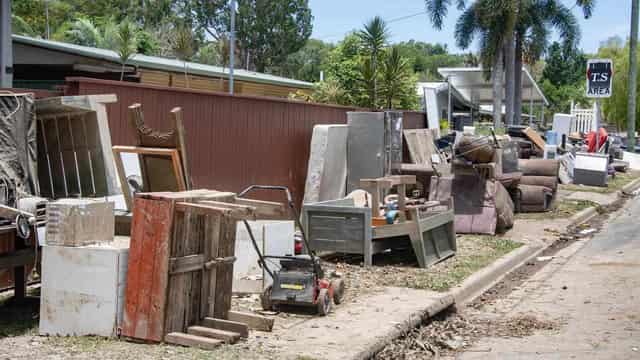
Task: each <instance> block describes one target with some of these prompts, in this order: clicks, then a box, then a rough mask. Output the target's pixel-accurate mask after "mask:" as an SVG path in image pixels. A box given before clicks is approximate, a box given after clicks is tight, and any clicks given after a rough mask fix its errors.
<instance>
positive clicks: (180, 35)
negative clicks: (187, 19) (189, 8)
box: [171, 25, 195, 88]
mask: <svg viewBox="0 0 640 360" xmlns="http://www.w3.org/2000/svg"><path fill="white" fill-rule="evenodd" d="M171 45H172V46H171V49H172V50H173V55H174V56H175V57H177V58H178V59H180V60H182V62H183V64H184V81H185V85H186V87H187V88H188V87H189V74H188V71H187V63H188V62H189V61H190V60H191V58H192V57H193V55H194V53H195V50H194V38H193V33H192V32H191V28H190V27H188V26H186V25H181V26H179V27H178V28H176V30H175V33H174V35H173V41H172V43H171Z"/></svg>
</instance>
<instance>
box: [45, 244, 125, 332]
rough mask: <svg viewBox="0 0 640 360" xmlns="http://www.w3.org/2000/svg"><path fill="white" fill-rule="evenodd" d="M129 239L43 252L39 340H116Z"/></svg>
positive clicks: (49, 246)
mask: <svg viewBox="0 0 640 360" xmlns="http://www.w3.org/2000/svg"><path fill="white" fill-rule="evenodd" d="M128 255H129V241H128V237H117V238H116V241H114V242H113V243H110V244H102V245H90V246H82V247H66V246H52V245H48V246H43V247H42V282H41V283H42V288H41V295H40V334H41V335H61V336H64V335H72V336H73V335H75V336H79V335H99V336H115V335H116V334H117V328H118V326H119V324H120V323H121V321H122V311H123V306H124V289H125V286H126V273H127V259H128Z"/></svg>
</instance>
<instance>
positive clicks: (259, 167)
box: [65, 78, 425, 201]
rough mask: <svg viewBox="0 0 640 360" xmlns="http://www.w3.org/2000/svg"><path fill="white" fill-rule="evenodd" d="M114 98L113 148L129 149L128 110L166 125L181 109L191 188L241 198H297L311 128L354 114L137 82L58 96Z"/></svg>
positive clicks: (91, 86) (85, 85) (79, 85)
mask: <svg viewBox="0 0 640 360" xmlns="http://www.w3.org/2000/svg"><path fill="white" fill-rule="evenodd" d="M108 93H113V94H116V95H117V96H118V102H117V103H115V104H110V105H108V109H107V111H108V114H109V125H110V128H111V138H112V142H113V144H114V145H133V136H132V134H131V131H130V128H129V123H128V118H127V107H128V106H129V105H131V104H133V103H141V104H142V108H143V111H144V117H145V122H147V123H148V124H150V125H151V126H153V127H155V128H158V129H166V128H168V126H169V111H170V110H171V109H172V108H173V107H176V106H180V107H182V109H183V114H184V122H185V130H186V133H187V146H188V153H189V157H190V160H189V161H190V167H191V174H192V177H193V182H194V186H195V187H196V188H209V189H217V190H227V191H240V190H242V189H243V188H244V187H246V186H248V185H251V184H274V185H286V186H288V187H289V188H290V189H291V191H292V192H293V195H294V197H295V199H296V200H298V201H300V200H301V199H302V195H303V193H304V184H305V177H306V173H307V160H308V158H309V143H310V141H311V133H312V130H313V126H314V125H317V124H344V123H346V119H347V116H346V113H347V111H353V110H355V108H350V107H343V106H329V105H324V104H311V103H302V102H296V101H289V100H286V99H276V98H265V97H252V96H230V95H227V94H223V93H215V92H207V91H199V90H188V89H177V88H168V87H159V86H150V85H141V84H137V83H130V82H129V83H127V82H118V81H105V80H96V79H89V78H68V79H67V87H66V90H65V95H90V94H108ZM424 124H425V115H424V113H420V112H406V113H405V119H404V126H405V128H408V129H410V128H422V127H424Z"/></svg>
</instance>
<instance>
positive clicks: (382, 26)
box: [358, 16, 389, 108]
mask: <svg viewBox="0 0 640 360" xmlns="http://www.w3.org/2000/svg"><path fill="white" fill-rule="evenodd" d="M358 38H359V39H360V43H361V46H362V49H363V51H364V54H365V56H368V57H369V61H368V62H367V63H363V64H362V67H361V68H362V69H363V72H362V73H363V75H367V76H363V78H364V79H366V80H367V81H370V82H371V83H368V84H367V85H366V86H367V88H368V89H370V91H371V93H370V94H369V98H370V100H371V103H370V104H369V106H370V107H373V108H377V107H378V62H379V61H380V58H381V57H382V56H383V55H384V54H383V53H382V51H383V50H384V48H385V47H386V45H387V41H388V40H389V30H388V28H387V24H386V23H385V21H384V20H382V18H381V17H380V16H376V17H374V18H373V19H371V20H369V21H368V22H367V23H366V24H364V29H362V30H360V31H359V32H358Z"/></svg>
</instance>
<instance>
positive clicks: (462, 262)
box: [337, 235, 522, 302]
mask: <svg viewBox="0 0 640 360" xmlns="http://www.w3.org/2000/svg"><path fill="white" fill-rule="evenodd" d="M520 246H522V244H521V243H517V242H515V241H512V240H509V239H505V238H502V237H496V236H478V235H460V236H457V247H458V250H457V252H456V255H455V256H453V257H450V258H448V259H446V260H444V261H442V262H440V263H437V264H435V265H432V266H430V267H428V268H426V269H422V268H420V267H418V264H417V260H416V258H415V255H414V254H413V250H412V249H407V250H406V251H405V252H404V253H402V254H400V255H398V258H404V259H405V260H404V262H400V261H392V262H390V263H387V264H386V265H382V264H381V261H376V257H375V256H374V266H371V267H364V266H360V265H356V264H353V263H351V264H349V263H340V264H338V266H337V270H338V271H339V272H340V273H342V274H343V278H344V279H345V285H346V288H347V291H346V292H345V299H346V301H347V302H348V301H351V300H352V299H353V298H355V297H359V296H362V294H365V293H369V292H373V291H376V290H382V289H383V288H384V287H385V286H394V287H407V288H414V289H426V290H433V291H447V290H449V289H450V288H451V287H453V286H456V285H458V284H460V283H461V282H462V281H463V280H464V279H466V278H467V277H468V276H469V275H471V274H473V273H474V272H476V271H478V270H480V269H482V268H484V267H486V266H487V265H489V264H491V263H492V262H494V261H495V260H497V259H498V258H500V257H502V256H504V255H505V254H507V253H509V252H511V251H513V250H514V249H517V248H518V247H520ZM399 251H400V250H399ZM383 257H384V258H386V259H390V258H393V257H394V255H393V254H379V255H377V259H380V260H382V258H383ZM381 265H382V266H381Z"/></svg>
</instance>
